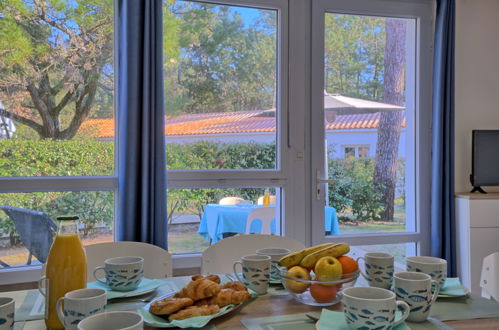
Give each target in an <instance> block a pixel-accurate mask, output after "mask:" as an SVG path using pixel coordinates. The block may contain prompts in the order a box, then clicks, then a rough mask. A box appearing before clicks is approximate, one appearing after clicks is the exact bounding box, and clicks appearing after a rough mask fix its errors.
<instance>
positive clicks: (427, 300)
mask: <svg viewBox="0 0 499 330" xmlns="http://www.w3.org/2000/svg"><path fill="white" fill-rule="evenodd" d="M393 278H394V282H395V287H394V290H393V291H394V292H395V295H396V296H397V300H402V301H405V302H406V303H407V305H409V316H408V317H407V321H411V322H424V321H425V320H426V319H427V318H428V315H429V314H430V308H431V306H432V305H433V303H434V302H435V300H436V299H437V296H438V294H437V293H438V291H439V290H440V285H439V284H438V282H437V281H435V280H433V279H432V278H431V277H430V275H428V274H425V273H417V272H400V273H397V274H395V275H394V276H393ZM432 286H433V289H432Z"/></svg>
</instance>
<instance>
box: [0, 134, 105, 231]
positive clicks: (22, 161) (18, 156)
mask: <svg viewBox="0 0 499 330" xmlns="http://www.w3.org/2000/svg"><path fill="white" fill-rule="evenodd" d="M113 164H114V144H113V143H106V142H99V141H88V140H87V141H77V140H72V141H50V140H41V141H30V140H17V139H16V140H0V177H18V176H91V175H111V174H113V172H114V166H113ZM113 200H114V193H113V192H108V191H88V192H47V193H16V194H13V193H6V194H0V205H10V206H17V207H22V208H27V209H32V210H38V211H42V212H45V213H47V214H48V215H49V216H50V217H52V218H53V219H54V218H55V217H56V216H57V215H60V214H77V215H79V216H80V218H81V221H82V223H83V224H84V225H85V229H84V232H85V234H86V233H88V231H89V230H90V229H92V228H94V227H95V225H96V224H98V223H104V224H106V225H107V226H111V225H112V222H113V221H112V220H113V213H114V212H113V209H114V203H113ZM0 232H2V233H4V234H10V235H13V234H14V233H15V228H14V225H13V223H12V222H11V220H10V219H9V218H8V217H7V216H6V215H5V214H3V212H0Z"/></svg>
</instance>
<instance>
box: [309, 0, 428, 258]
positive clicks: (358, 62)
mask: <svg viewBox="0 0 499 330" xmlns="http://www.w3.org/2000/svg"><path fill="white" fill-rule="evenodd" d="M313 3H314V4H316V6H315V7H314V10H313V18H312V31H313V32H312V33H313V35H314V36H316V38H315V39H314V40H313V42H312V49H313V52H312V59H313V60H312V63H314V64H313V68H312V74H313V76H312V94H313V96H312V97H313V99H312V107H313V109H312V110H313V115H312V143H313V145H316V146H317V147H316V148H315V149H312V164H313V165H312V167H313V168H316V169H319V170H317V184H316V191H317V193H316V198H315V199H314V201H313V203H312V204H313V207H312V210H313V213H312V214H313V217H312V218H313V219H314V221H315V222H316V225H315V226H314V233H313V241H314V242H317V243H318V242H323V241H328V240H336V239H338V236H341V240H342V241H343V240H344V241H347V242H350V243H351V244H352V245H357V246H363V249H364V247H365V246H369V245H373V246H374V245H376V244H377V248H378V249H382V247H381V246H379V244H382V243H384V244H392V247H393V251H394V252H393V253H396V254H397V255H406V253H409V254H415V253H418V251H426V250H425V249H426V248H427V245H426V242H427V239H428V231H427V228H428V227H427V225H428V224H427V219H428V214H427V209H428V208H427V205H428V197H427V196H428V195H429V194H428V195H425V194H422V192H423V191H426V189H427V188H426V187H427V186H428V182H429V176H428V172H426V171H427V170H428V168H429V165H428V159H429V154H428V152H427V151H423V150H425V149H426V148H422V147H421V146H422V145H425V146H428V145H429V144H428V143H429V142H428V139H427V134H425V133H423V132H427V131H428V129H429V126H428V125H429V124H428V123H429V120H428V118H429V117H428V116H429V110H428V109H429V108H430V106H429V104H428V101H427V100H425V99H424V98H421V95H422V94H426V95H427V93H429V91H428V88H427V87H426V85H427V84H426V83H425V81H428V80H429V79H430V70H428V66H426V65H425V64H423V63H429V56H428V53H429V49H430V46H429V45H430V43H431V39H430V38H429V36H430V33H431V30H430V29H428V26H429V23H428V20H429V18H430V15H431V6H430V5H429V4H428V3H424V2H419V1H413V2H411V3H412V4H413V7H410V8H409V7H408V6H405V4H403V3H401V2H400V3H399V2H396V1H383V0H380V1H350V2H348V1H323V0H317V1H313ZM338 145H339V146H341V148H340V152H339V153H338V151H337V150H336V149H335V146H338ZM322 146H324V147H322ZM324 183H325V184H324ZM324 203H325V204H326V205H328V206H329V207H332V208H334V210H335V213H336V216H337V219H338V223H339V226H338V230H337V231H336V232H330V231H328V228H325V227H323V226H322V221H321V218H322V217H324V216H326V215H325V212H324V210H323V207H322V205H324ZM319 215H320V216H319ZM407 246H410V247H411V248H410V249H409V250H410V251H409V250H408V248H407ZM399 249H400V251H398V250H399ZM365 250H366V251H368V250H369V248H365Z"/></svg>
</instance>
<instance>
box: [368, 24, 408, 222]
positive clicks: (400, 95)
mask: <svg viewBox="0 0 499 330" xmlns="http://www.w3.org/2000/svg"><path fill="white" fill-rule="evenodd" d="M385 29H386V46H385V56H384V58H385V65H384V89H383V101H384V102H386V103H390V104H395V105H404V91H405V84H404V82H405V63H406V61H405V34H406V23H405V21H404V20H402V19H393V18H387V19H386V28H385ZM403 120H404V111H390V112H382V113H381V115H380V121H379V127H378V140H377V144H376V159H375V165H374V177H373V181H374V183H375V184H378V185H380V187H381V190H382V197H381V201H382V203H383V206H384V210H383V211H382V213H381V218H382V219H384V220H393V214H394V208H395V205H394V202H395V188H396V184H397V160H398V147H399V141H400V127H401V125H402V122H403Z"/></svg>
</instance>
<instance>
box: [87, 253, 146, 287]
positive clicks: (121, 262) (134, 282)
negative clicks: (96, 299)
mask: <svg viewBox="0 0 499 330" xmlns="http://www.w3.org/2000/svg"><path fill="white" fill-rule="evenodd" d="M100 270H103V271H104V272H105V273H106V277H105V280H102V279H100V278H99V277H98V276H97V272H98V271H100ZM143 277H144V259H143V258H141V257H116V258H109V259H106V260H105V261H104V266H99V267H96V268H95V269H94V278H95V280H97V281H98V282H99V283H102V284H104V285H107V286H108V287H109V288H110V289H111V290H115V291H131V290H134V289H136V288H137V287H138V286H139V284H140V282H141V281H142V278H143Z"/></svg>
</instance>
